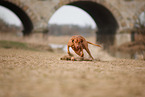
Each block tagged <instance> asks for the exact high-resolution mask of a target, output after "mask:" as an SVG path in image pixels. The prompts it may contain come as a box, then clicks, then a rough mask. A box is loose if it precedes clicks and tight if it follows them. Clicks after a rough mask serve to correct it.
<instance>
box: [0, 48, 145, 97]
mask: <svg viewBox="0 0 145 97" xmlns="http://www.w3.org/2000/svg"><path fill="white" fill-rule="evenodd" d="M63 55H64V54H63V53H52V52H40V51H28V50H16V49H2V48H0V97H145V61H140V60H126V59H117V60H114V61H109V62H102V61H93V62H90V61H62V60H59V58H60V57H61V56H63Z"/></svg>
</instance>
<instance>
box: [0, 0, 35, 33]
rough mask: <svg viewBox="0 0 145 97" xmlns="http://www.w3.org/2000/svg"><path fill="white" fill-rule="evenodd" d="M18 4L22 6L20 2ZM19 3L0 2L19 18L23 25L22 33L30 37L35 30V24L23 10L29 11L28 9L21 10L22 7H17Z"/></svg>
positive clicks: (3, 0)
mask: <svg viewBox="0 0 145 97" xmlns="http://www.w3.org/2000/svg"><path fill="white" fill-rule="evenodd" d="M17 3H18V4H21V3H20V2H17ZM17 3H16V2H15V3H13V2H12V1H11V2H9V1H5V0H2V1H0V5H1V6H3V7H6V8H8V9H9V10H11V11H12V12H14V13H15V14H16V15H17V16H18V17H19V19H20V20H21V22H22V25H23V31H22V32H23V35H29V34H30V33H31V32H32V30H33V23H32V20H31V19H30V17H29V16H28V15H27V13H26V12H25V11H24V10H23V8H24V9H27V8H28V7H27V6H25V7H24V6H23V8H20V5H16V4H17Z"/></svg>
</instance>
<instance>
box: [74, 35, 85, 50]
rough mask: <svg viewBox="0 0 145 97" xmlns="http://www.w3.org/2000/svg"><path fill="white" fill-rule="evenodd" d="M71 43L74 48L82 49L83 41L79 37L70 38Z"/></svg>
mask: <svg viewBox="0 0 145 97" xmlns="http://www.w3.org/2000/svg"><path fill="white" fill-rule="evenodd" d="M72 43H73V44H74V47H75V48H76V49H81V48H82V43H83V39H81V38H79V37H75V38H72Z"/></svg>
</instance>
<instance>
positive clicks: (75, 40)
mask: <svg viewBox="0 0 145 97" xmlns="http://www.w3.org/2000/svg"><path fill="white" fill-rule="evenodd" d="M88 43H89V44H92V45H95V46H98V47H101V46H100V45H97V44H93V43H91V42H89V41H86V39H85V38H84V37H82V36H80V35H75V36H72V37H71V39H70V40H69V42H68V45H67V50H68V51H67V53H68V54H69V55H70V56H72V54H71V53H70V51H69V47H71V48H72V49H73V50H74V52H75V53H76V54H77V55H79V56H81V57H84V53H83V49H85V50H86V51H87V53H88V54H89V56H90V57H91V58H92V59H94V58H93V57H92V55H91V53H90V50H89V48H88Z"/></svg>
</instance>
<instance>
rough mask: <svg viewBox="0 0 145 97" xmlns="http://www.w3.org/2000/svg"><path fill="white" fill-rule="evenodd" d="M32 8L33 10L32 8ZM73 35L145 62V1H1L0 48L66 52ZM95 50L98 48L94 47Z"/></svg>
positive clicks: (119, 55) (112, 52) (111, 52)
mask: <svg viewBox="0 0 145 97" xmlns="http://www.w3.org/2000/svg"><path fill="white" fill-rule="evenodd" d="M30 5H31V6H30ZM72 35H82V36H84V37H85V38H86V40H88V41H90V42H93V43H96V44H101V45H102V47H103V49H104V50H105V51H107V52H108V53H109V54H110V55H112V56H114V57H118V58H131V59H143V60H144V59H145V2H144V0H117V1H115V0H110V1H107V0H104V1H101V0H100V1H97V0H96V1H95V0H92V1H91V0H88V1H82V0H71V1H69V0H37V1H35V0H1V1H0V41H1V42H0V44H1V45H0V46H1V47H6V48H11V46H9V45H10V44H8V46H3V44H6V43H5V42H11V41H12V42H22V43H27V44H31V45H39V46H40V45H42V46H45V47H46V46H49V47H50V48H53V49H62V51H64V52H65V51H66V45H67V42H68V40H69V38H70V37H71V36H72ZM95 48H96V47H95Z"/></svg>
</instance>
